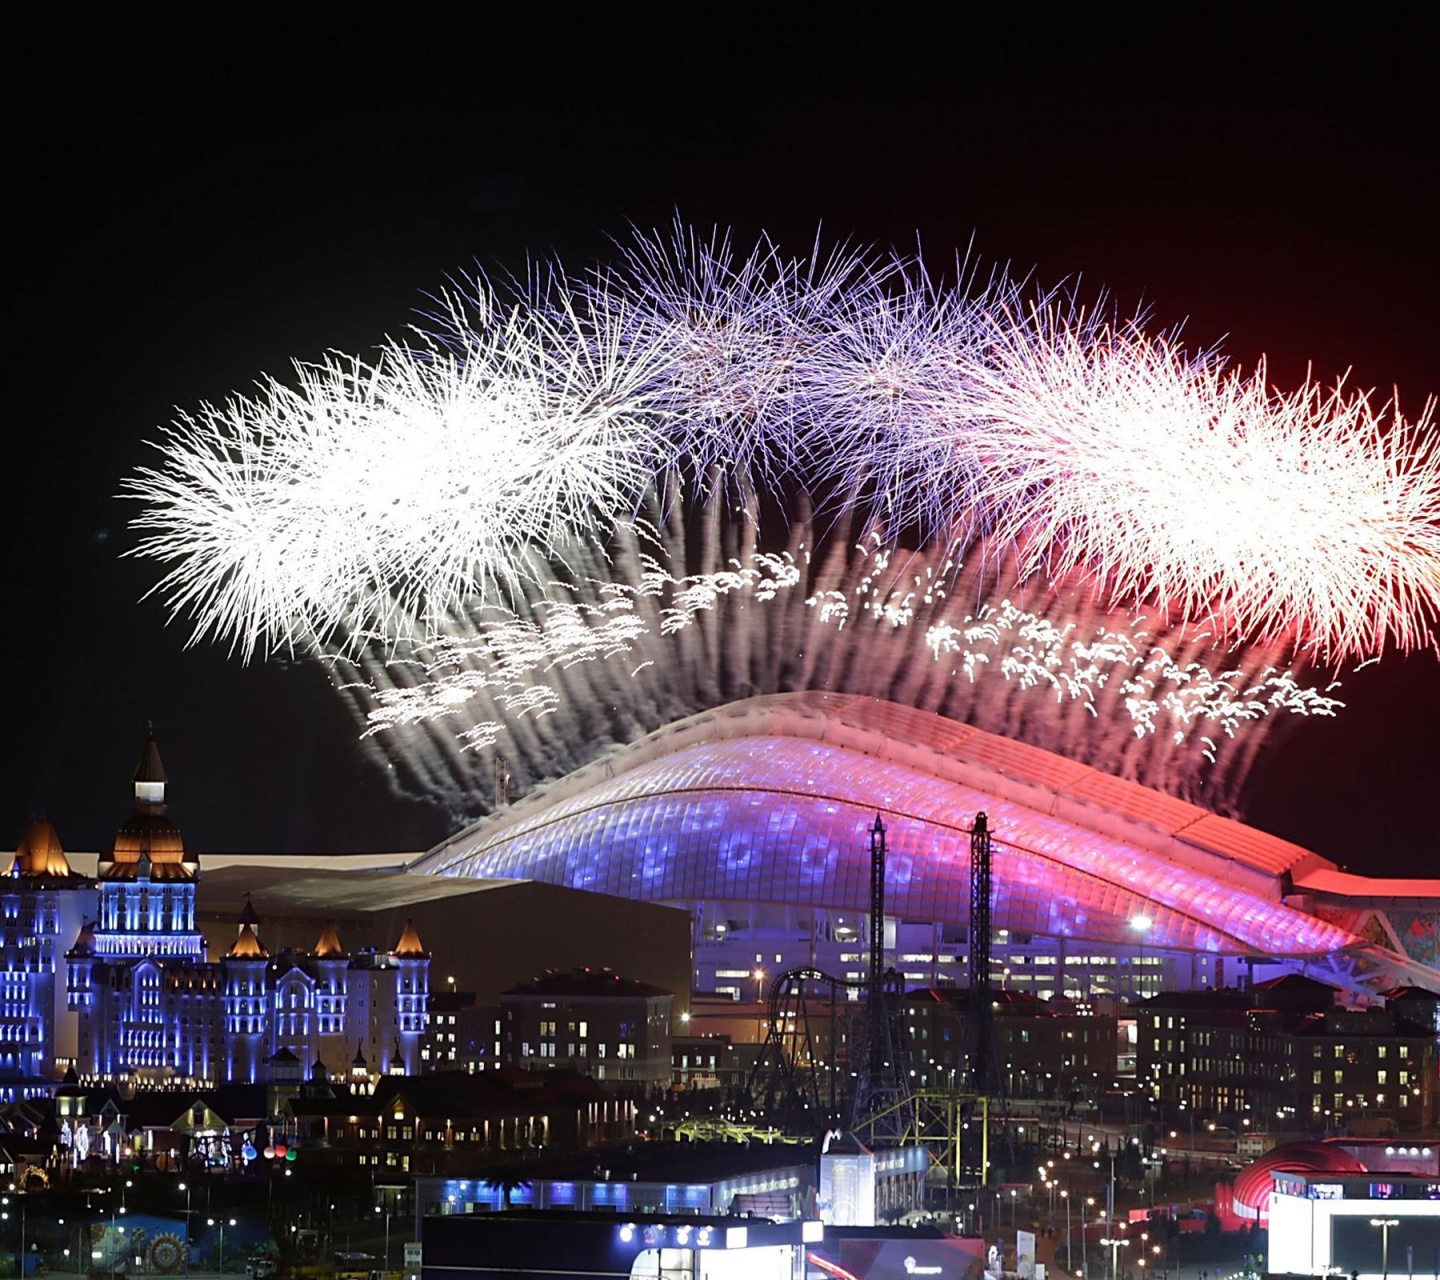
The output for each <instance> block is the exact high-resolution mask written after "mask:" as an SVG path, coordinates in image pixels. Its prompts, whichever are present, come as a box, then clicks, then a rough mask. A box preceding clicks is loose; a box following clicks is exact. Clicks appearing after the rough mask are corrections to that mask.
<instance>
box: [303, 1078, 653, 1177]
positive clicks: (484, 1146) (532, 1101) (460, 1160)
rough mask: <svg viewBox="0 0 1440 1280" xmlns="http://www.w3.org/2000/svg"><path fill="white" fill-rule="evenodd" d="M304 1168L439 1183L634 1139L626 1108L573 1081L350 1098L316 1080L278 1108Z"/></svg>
mask: <svg viewBox="0 0 1440 1280" xmlns="http://www.w3.org/2000/svg"><path fill="white" fill-rule="evenodd" d="M286 1109H287V1112H288V1114H289V1115H290V1116H291V1117H292V1118H293V1125H294V1131H295V1136H296V1139H297V1141H298V1142H299V1144H300V1148H301V1150H302V1151H303V1152H304V1157H305V1159H306V1160H307V1162H309V1163H311V1164H318V1165H320V1166H322V1167H328V1168H336V1169H347V1168H348V1169H351V1170H355V1169H359V1170H361V1171H369V1172H372V1173H376V1174H384V1173H389V1174H393V1175H396V1176H410V1175H414V1176H417V1177H418V1176H421V1175H425V1176H442V1175H449V1174H451V1173H459V1172H462V1171H482V1172H479V1173H477V1175H476V1176H479V1177H482V1178H483V1170H484V1169H486V1168H488V1167H490V1166H497V1165H498V1166H504V1165H510V1164H514V1163H516V1162H521V1161H524V1162H526V1163H527V1164H529V1163H533V1162H534V1161H536V1160H538V1159H539V1158H540V1157H541V1156H542V1155H544V1154H545V1153H547V1152H548V1153H554V1152H570V1151H576V1150H582V1149H584V1148H587V1147H590V1146H593V1145H595V1144H598V1143H603V1142H618V1141H623V1140H626V1139H630V1138H633V1137H634V1136H635V1117H636V1108H635V1103H634V1101H632V1100H627V1099H623V1098H617V1097H615V1095H614V1094H613V1093H612V1092H610V1091H608V1090H606V1089H603V1088H601V1087H600V1086H599V1085H598V1084H596V1083H595V1082H594V1081H593V1080H590V1079H588V1078H586V1077H583V1076H580V1075H578V1074H576V1073H574V1072H562V1071H556V1072H549V1071H546V1072H540V1071H531V1072H527V1071H486V1072H483V1073H470V1072H465V1071H444V1072H431V1073H426V1074H424V1075H420V1076H413V1077H412V1076H400V1075H392V1076H385V1077H382V1078H381V1079H380V1080H379V1081H378V1082H377V1083H376V1085H375V1088H374V1090H373V1092H368V1091H361V1092H357V1091H354V1090H352V1089H351V1088H349V1087H347V1086H346V1084H345V1083H344V1081H336V1082H332V1081H331V1080H330V1079H329V1078H328V1076H327V1075H326V1073H325V1072H324V1070H323V1068H322V1069H318V1070H316V1071H315V1072H314V1073H313V1074H312V1077H311V1079H310V1080H309V1081H308V1082H307V1083H306V1084H305V1085H304V1086H302V1087H301V1089H300V1090H299V1091H298V1092H297V1093H296V1095H295V1096H294V1097H292V1098H291V1099H289V1101H288V1102H287V1104H286Z"/></svg>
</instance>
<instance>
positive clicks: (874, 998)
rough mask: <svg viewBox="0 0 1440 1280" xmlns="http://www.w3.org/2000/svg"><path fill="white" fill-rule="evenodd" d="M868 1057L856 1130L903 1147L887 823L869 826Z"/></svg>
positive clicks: (858, 1086)
mask: <svg viewBox="0 0 1440 1280" xmlns="http://www.w3.org/2000/svg"><path fill="white" fill-rule="evenodd" d="M865 988H866V989H865V1053H864V1055H863V1057H861V1058H860V1059H859V1061H860V1064H861V1065H860V1070H859V1072H858V1075H857V1079H856V1081H855V1097H854V1110H853V1113H852V1114H853V1118H852V1121H851V1128H852V1129H855V1130H861V1129H864V1130H866V1133H867V1140H868V1141H869V1142H870V1144H871V1145H872V1146H873V1145H875V1144H877V1143H881V1144H883V1143H899V1142H901V1141H902V1140H903V1139H904V1137H905V1135H906V1133H908V1132H909V1130H910V1128H911V1121H912V1116H911V1110H912V1108H911V1107H910V1106H909V1105H908V1103H907V1101H906V1100H907V1099H908V1098H909V1096H910V1089H909V1087H908V1085H907V1083H906V1080H905V1074H904V1070H903V1067H904V1064H905V1063H906V1061H907V1060H908V1059H907V1057H906V1055H905V1052H904V1050H905V1043H904V1030H905V1028H904V1010H903V1003H904V1002H903V998H902V997H903V995H904V988H903V984H902V982H901V979H900V977H899V975H898V974H896V973H895V972H894V971H893V970H891V971H889V972H887V971H886V968H885V824H884V823H883V822H882V821H881V820H880V815H879V814H878V813H877V814H876V815H875V825H874V826H873V827H871V828H870V973H869V979H868V981H867V982H866V984H865Z"/></svg>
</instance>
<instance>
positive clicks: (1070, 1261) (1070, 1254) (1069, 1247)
mask: <svg viewBox="0 0 1440 1280" xmlns="http://www.w3.org/2000/svg"><path fill="white" fill-rule="evenodd" d="M1060 1199H1062V1200H1063V1201H1065V1270H1066V1271H1068V1272H1069V1273H1070V1274H1071V1275H1072V1276H1073V1275H1074V1274H1075V1242H1074V1240H1072V1239H1071V1237H1070V1188H1069V1187H1061V1188H1060Z"/></svg>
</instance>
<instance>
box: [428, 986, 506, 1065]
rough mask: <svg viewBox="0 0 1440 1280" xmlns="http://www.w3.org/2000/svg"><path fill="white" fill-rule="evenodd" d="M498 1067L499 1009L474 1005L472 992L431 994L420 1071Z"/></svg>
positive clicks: (499, 1058)
mask: <svg viewBox="0 0 1440 1280" xmlns="http://www.w3.org/2000/svg"><path fill="white" fill-rule="evenodd" d="M500 1065H501V1056H500V1008H499V1006H498V1005H482V1004H479V1003H477V1001H476V999H475V993H474V992H473V991H456V990H453V989H451V990H449V991H432V992H431V993H430V1021H429V1025H428V1027H427V1028H426V1032H425V1039H424V1040H423V1041H422V1042H421V1045H420V1069H421V1070H422V1071H470V1072H475V1071H486V1070H491V1071H493V1070H495V1069H496V1068H497V1067H499V1066H500Z"/></svg>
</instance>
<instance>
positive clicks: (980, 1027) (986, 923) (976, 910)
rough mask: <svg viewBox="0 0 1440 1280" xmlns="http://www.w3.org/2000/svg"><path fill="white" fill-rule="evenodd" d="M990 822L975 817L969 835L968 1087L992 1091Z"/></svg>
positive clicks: (992, 1018) (992, 1015) (984, 1091)
mask: <svg viewBox="0 0 1440 1280" xmlns="http://www.w3.org/2000/svg"><path fill="white" fill-rule="evenodd" d="M990 902H991V883H990V821H989V819H988V818H987V817H986V816H985V814H984V813H983V812H982V813H977V814H976V815H975V826H974V827H973V829H972V830H971V832H970V1052H971V1058H970V1087H971V1088H972V1089H974V1090H975V1091H976V1092H977V1093H983V1094H987V1095H988V1094H991V1093H993V1092H994V1088H993V1085H994V1083H995V1082H994V1080H993V1078H992V1077H993V1075H994V1073H993V1071H992V1059H993V1058H994V1052H993V1044H992V1041H993V1036H992V1034H991V1033H992V1031H993V1028H994V1022H995V1013H994V1009H993V1007H992V1004H993V995H992V992H991V989H990Z"/></svg>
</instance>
